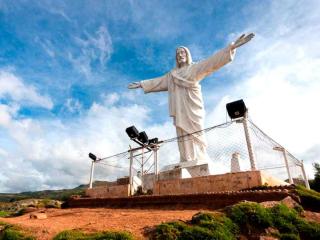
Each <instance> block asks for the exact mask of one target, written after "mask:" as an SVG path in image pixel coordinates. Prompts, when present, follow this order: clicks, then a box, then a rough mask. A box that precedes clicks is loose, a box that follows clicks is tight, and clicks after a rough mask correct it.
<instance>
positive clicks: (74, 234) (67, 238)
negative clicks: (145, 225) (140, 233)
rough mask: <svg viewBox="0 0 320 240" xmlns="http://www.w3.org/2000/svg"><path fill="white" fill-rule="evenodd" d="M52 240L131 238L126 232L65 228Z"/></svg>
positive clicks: (129, 239) (116, 239)
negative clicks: (92, 231) (84, 231)
mask: <svg viewBox="0 0 320 240" xmlns="http://www.w3.org/2000/svg"><path fill="white" fill-rule="evenodd" d="M53 240H133V237H132V236H131V234H129V233H127V232H97V233H93V234H86V233H83V232H81V231H76V230H67V231H63V232H61V233H59V234H57V235H56V236H55V237H54V238H53Z"/></svg>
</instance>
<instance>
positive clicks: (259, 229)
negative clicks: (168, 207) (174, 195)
mask: <svg viewBox="0 0 320 240" xmlns="http://www.w3.org/2000/svg"><path fill="white" fill-rule="evenodd" d="M297 210H298V211H297ZM297 210H295V209H291V208H288V207H287V206H286V205H284V204H278V205H276V206H274V207H272V208H264V207H262V206H261V205H259V204H258V203H254V202H241V203H238V204H236V205H234V206H231V207H229V208H227V209H226V210H225V213H208V212H204V213H201V212H200V213H197V214H195V215H194V216H193V217H192V219H191V221H190V222H188V223H183V222H169V223H162V224H160V225H159V226H157V227H156V229H155V231H154V233H153V234H152V236H151V237H150V239H156V240H162V239H163V240H164V239H166V240H193V239H194V240H196V239H215V240H233V239H237V238H238V237H239V235H240V234H242V235H245V236H250V235H251V236H252V235H256V236H260V235H264V234H265V229H266V228H268V227H271V228H273V229H274V232H273V233H270V235H272V236H274V237H276V238H278V239H280V240H305V239H306V240H319V239H320V224H319V223H315V222H308V221H306V220H305V219H303V218H302V217H301V215H300V214H301V208H298V209H297Z"/></svg>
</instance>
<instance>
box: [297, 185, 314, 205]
mask: <svg viewBox="0 0 320 240" xmlns="http://www.w3.org/2000/svg"><path fill="white" fill-rule="evenodd" d="M296 192H297V194H298V195H299V197H300V199H301V204H302V206H303V207H304V208H305V209H308V210H312V211H320V193H319V192H317V191H314V190H308V189H306V188H305V187H303V186H301V185H297V186H296Z"/></svg>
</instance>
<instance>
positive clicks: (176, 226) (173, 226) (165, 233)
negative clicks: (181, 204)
mask: <svg viewBox="0 0 320 240" xmlns="http://www.w3.org/2000/svg"><path fill="white" fill-rule="evenodd" d="M187 229H188V226H187V225H186V224H183V223H180V222H169V223H162V224H160V225H158V226H157V227H156V230H155V236H154V239H157V240H176V239H178V237H179V236H180V234H181V232H183V231H186V230H187Z"/></svg>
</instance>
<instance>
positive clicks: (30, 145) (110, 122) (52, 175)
mask: <svg viewBox="0 0 320 240" xmlns="http://www.w3.org/2000/svg"><path fill="white" fill-rule="evenodd" d="M110 96H112V94H111V95H110ZM148 112H149V111H148V110H147V109H146V108H144V107H142V106H138V105H129V106H122V107H118V108H116V107H112V106H110V104H106V105H101V104H98V103H94V104H93V105H92V106H91V108H90V109H89V110H88V111H87V112H85V113H83V114H82V115H81V118H77V119H76V118H75V119H73V120H72V121H66V122H62V121H60V120H57V119H51V120H50V119H43V120H35V119H31V118H24V119H14V118H13V117H12V116H11V115H10V114H11V113H10V112H9V111H7V114H8V118H9V120H10V124H9V125H7V126H5V127H6V130H7V135H6V136H5V138H7V139H13V141H14V144H13V145H11V146H10V149H9V150H7V146H0V147H1V150H2V151H1V152H2V153H6V152H7V154H8V155H7V157H9V158H10V159H11V160H10V162H7V161H5V159H4V158H2V157H1V155H3V154H0V164H1V166H2V167H1V170H0V174H2V175H3V176H4V178H2V179H1V181H0V192H3V191H24V190H36V189H45V188H50V189H52V188H64V187H75V186H76V185H78V184H82V183H86V182H88V178H89V169H90V160H89V158H88V153H89V152H93V153H95V154H97V155H98V156H99V157H104V156H110V155H113V154H116V153H119V152H122V151H125V150H126V149H128V144H130V140H129V139H128V137H127V136H126V133H125V129H126V128H127V127H128V126H131V125H136V126H137V127H138V128H139V129H146V125H145V123H146V122H147V121H148ZM10 116H11V117H10ZM12 149H13V150H12ZM3 156H4V155H3ZM127 163H128V162H127V159H122V162H120V163H117V164H120V165H126V164H127ZM97 172H98V173H99V171H98V170H97ZM100 172H101V170H100ZM101 174H102V175H100V178H102V179H108V178H110V177H112V178H115V177H116V176H118V177H119V176H123V175H125V174H127V170H122V174H120V175H119V169H112V168H109V169H107V170H106V171H104V172H101ZM97 177H98V176H97ZM17 179H19V180H17ZM23 179H24V180H23Z"/></svg>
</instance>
